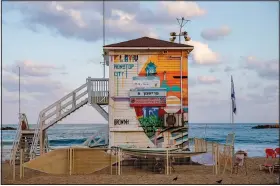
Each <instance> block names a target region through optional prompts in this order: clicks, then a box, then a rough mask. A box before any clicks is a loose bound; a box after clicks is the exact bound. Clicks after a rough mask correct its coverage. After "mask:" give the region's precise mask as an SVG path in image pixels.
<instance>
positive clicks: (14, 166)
mask: <svg viewBox="0 0 280 186" xmlns="http://www.w3.org/2000/svg"><path fill="white" fill-rule="evenodd" d="M15 154H16V153H15ZM13 180H16V155H14V161H13Z"/></svg>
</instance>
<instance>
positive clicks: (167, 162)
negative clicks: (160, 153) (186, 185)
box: [166, 150, 169, 175]
mask: <svg viewBox="0 0 280 186" xmlns="http://www.w3.org/2000/svg"><path fill="white" fill-rule="evenodd" d="M168 165H169V156H168V150H166V174H167V175H169V166H168Z"/></svg>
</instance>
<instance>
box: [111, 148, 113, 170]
mask: <svg viewBox="0 0 280 186" xmlns="http://www.w3.org/2000/svg"><path fill="white" fill-rule="evenodd" d="M112 153H113V151H112V149H111V150H110V169H111V175H112V174H113V165H112Z"/></svg>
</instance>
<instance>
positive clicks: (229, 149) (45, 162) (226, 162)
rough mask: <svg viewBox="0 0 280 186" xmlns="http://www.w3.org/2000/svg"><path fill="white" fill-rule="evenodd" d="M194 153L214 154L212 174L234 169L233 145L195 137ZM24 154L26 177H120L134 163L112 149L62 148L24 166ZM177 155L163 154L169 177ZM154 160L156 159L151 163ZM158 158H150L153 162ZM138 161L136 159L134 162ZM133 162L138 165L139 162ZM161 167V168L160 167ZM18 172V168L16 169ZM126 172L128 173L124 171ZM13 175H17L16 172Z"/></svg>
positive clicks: (125, 154)
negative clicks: (35, 174)
mask: <svg viewBox="0 0 280 186" xmlns="http://www.w3.org/2000/svg"><path fill="white" fill-rule="evenodd" d="M191 141H192V142H193V148H194V150H193V151H194V152H193V153H192V154H190V155H189V157H191V156H196V155H199V154H204V153H212V155H213V156H212V157H213V162H214V165H213V173H214V174H219V173H221V170H222V169H223V170H222V173H225V171H226V170H230V171H231V170H232V159H233V150H234V147H233V146H232V145H223V144H219V143H215V142H208V141H205V140H204V139H198V138H194V139H192V140H191ZM23 157H24V151H23V150H21V156H20V177H21V178H22V177H24V169H25V168H29V169H33V170H38V171H41V172H44V173H49V174H68V175H73V174H91V173H96V174H111V175H121V174H122V173H123V167H124V166H126V164H127V163H129V161H130V160H131V156H130V155H129V154H127V152H123V151H122V150H121V149H117V148H114V149H109V148H78V147H76V148H75V147H74V148H63V149H55V150H53V151H50V152H48V153H45V154H43V155H41V156H39V157H37V158H35V159H33V160H31V161H29V162H26V163H23ZM172 158H173V159H174V154H172V152H171V151H169V150H168V149H167V150H166V153H165V154H164V155H161V158H160V159H161V160H163V161H162V162H161V164H162V166H163V167H164V169H163V173H165V174H167V175H169V174H171V172H172V161H173V159H172ZM152 159H153V160H152ZM156 159H158V157H153V158H150V160H151V161H154V160H156ZM134 160H135V159H134ZM134 160H133V161H130V162H133V165H135V162H137V161H134ZM153 163H154V162H153ZM158 168H159V167H158ZM13 171H14V172H15V168H14V170H13ZM124 173H125V172H124ZM13 175H14V173H13Z"/></svg>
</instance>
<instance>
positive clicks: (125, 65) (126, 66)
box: [114, 64, 134, 69]
mask: <svg viewBox="0 0 280 186" xmlns="http://www.w3.org/2000/svg"><path fill="white" fill-rule="evenodd" d="M133 67H134V64H114V69H132V68H133Z"/></svg>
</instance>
